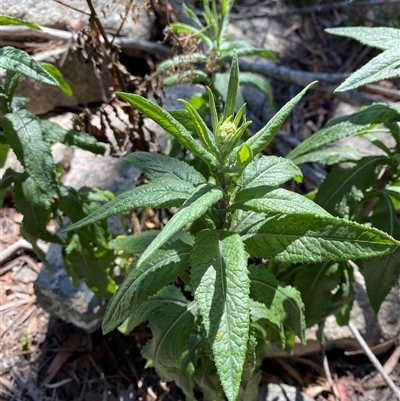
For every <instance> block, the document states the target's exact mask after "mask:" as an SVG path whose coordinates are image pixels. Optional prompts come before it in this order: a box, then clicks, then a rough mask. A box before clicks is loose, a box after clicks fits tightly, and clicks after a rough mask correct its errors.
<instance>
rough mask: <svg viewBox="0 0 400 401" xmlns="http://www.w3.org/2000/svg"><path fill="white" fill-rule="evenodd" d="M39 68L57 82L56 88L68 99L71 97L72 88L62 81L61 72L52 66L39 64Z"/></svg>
mask: <svg viewBox="0 0 400 401" xmlns="http://www.w3.org/2000/svg"><path fill="white" fill-rule="evenodd" d="M41 66H42V67H43V68H44V69H45V70H46V71H47V72H48V73H49V74H50V75H51V76H52V77H53V78H54V79H55V80H56V81H57V83H58V87H59V88H60V89H61V90H62V91H63V92H64V93H65V94H66V95H67V96H69V97H71V96H72V95H73V93H72V88H71V87H70V86H69V84H68V82H67V81H66V80H65V79H64V77H63V75H62V74H61V71H60V70H59V69H58V68H57V67H55V66H54V65H53V64H49V63H43V62H42V63H41Z"/></svg>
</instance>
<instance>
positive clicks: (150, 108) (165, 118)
mask: <svg viewBox="0 0 400 401" xmlns="http://www.w3.org/2000/svg"><path fill="white" fill-rule="evenodd" d="M116 94H117V95H118V96H119V97H120V98H121V99H123V100H125V101H127V102H128V103H130V104H131V105H132V106H134V107H136V108H137V109H138V110H140V111H141V112H142V113H143V114H145V115H146V116H147V117H149V118H151V119H152V120H153V121H154V122H156V123H157V124H158V125H160V127H162V128H163V129H165V131H167V132H168V133H170V134H171V135H172V136H173V137H175V138H176V140H177V141H179V142H180V144H181V145H182V146H184V147H185V148H187V149H188V150H190V151H191V152H192V153H193V154H194V155H196V156H199V157H200V158H201V159H203V160H204V161H205V162H206V163H207V164H208V165H209V166H211V167H212V166H216V165H217V160H216V159H215V157H214V156H213V155H212V154H211V153H210V152H208V151H207V150H206V149H204V148H203V147H202V146H201V145H200V144H199V143H198V142H197V141H196V140H195V139H194V138H193V137H192V135H191V133H190V132H188V131H187V130H186V129H185V127H184V126H183V125H182V124H181V123H180V122H179V121H178V120H176V119H175V118H173V117H172V116H171V114H170V113H168V111H166V110H164V109H163V108H162V107H160V106H158V105H157V104H155V103H152V102H150V101H149V100H147V99H145V98H144V97H142V96H139V95H134V94H130V93H123V92H116Z"/></svg>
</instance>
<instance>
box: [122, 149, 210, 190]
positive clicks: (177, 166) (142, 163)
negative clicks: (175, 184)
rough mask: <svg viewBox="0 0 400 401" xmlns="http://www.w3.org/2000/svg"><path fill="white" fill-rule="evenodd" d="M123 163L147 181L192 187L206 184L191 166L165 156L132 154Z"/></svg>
mask: <svg viewBox="0 0 400 401" xmlns="http://www.w3.org/2000/svg"><path fill="white" fill-rule="evenodd" d="M124 161H126V162H128V163H131V164H133V165H134V166H136V167H137V168H138V169H139V170H140V171H141V172H142V173H143V174H144V175H145V176H146V177H147V178H148V179H149V180H155V179H157V178H167V179H174V180H183V181H187V182H190V183H191V184H193V185H199V184H204V183H205V182H206V179H205V178H204V177H203V176H202V175H201V174H200V173H199V172H198V171H197V170H195V169H194V168H193V167H192V166H190V165H189V164H187V163H186V162H184V161H181V160H178V159H176V158H173V157H169V156H166V155H161V154H158V153H149V152H134V153H131V154H130V155H128V156H127V157H125V159H124Z"/></svg>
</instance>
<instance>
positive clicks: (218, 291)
mask: <svg viewBox="0 0 400 401" xmlns="http://www.w3.org/2000/svg"><path fill="white" fill-rule="evenodd" d="M247 257H248V255H247V254H246V252H245V251H244V246H243V243H242V240H241V238H240V236H239V235H238V234H236V233H232V232H228V231H217V230H204V231H202V232H200V233H199V234H198V236H197V238H196V242H195V244H194V247H193V251H192V256H191V265H192V270H191V278H192V284H193V288H194V296H195V300H196V301H197V303H198V307H199V311H200V313H201V316H202V318H203V325H204V328H205V330H206V335H207V339H208V342H209V343H210V344H211V347H212V350H213V355H214V359H215V364H216V366H217V370H218V374H219V377H220V379H221V383H222V387H223V388H224V391H225V394H226V396H227V398H228V400H230V401H234V400H236V397H237V395H238V392H239V386H240V381H241V376H242V371H243V364H244V360H245V356H246V349H247V339H248V333H249V319H250V318H249V298H248V294H249V280H248V277H247Z"/></svg>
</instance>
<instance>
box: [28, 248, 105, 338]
mask: <svg viewBox="0 0 400 401" xmlns="http://www.w3.org/2000/svg"><path fill="white" fill-rule="evenodd" d="M46 257H47V260H48V261H49V263H50V265H51V271H50V272H49V271H48V270H47V269H45V268H42V270H41V271H40V273H39V276H38V278H37V280H36V281H35V284H34V288H35V294H36V298H37V302H38V303H39V305H41V306H42V308H43V309H44V310H45V311H47V312H48V313H50V314H51V315H53V316H57V317H59V318H60V319H62V320H65V321H66V322H69V323H73V324H74V325H75V326H77V327H80V328H81V329H83V330H85V331H87V332H90V333H91V332H94V331H96V330H97V329H98V328H99V327H100V325H101V322H102V319H103V315H104V311H105V304H104V303H100V302H99V301H98V299H97V298H96V296H95V295H94V293H93V292H92V291H91V290H90V289H89V288H88V287H87V286H86V284H85V283H84V282H82V281H80V282H79V284H78V286H77V287H76V288H75V287H73V286H72V284H71V281H70V279H69V278H68V276H67V273H66V271H65V269H64V263H63V261H62V257H61V246H60V245H56V244H51V245H50V248H49V251H48V253H47V256H46Z"/></svg>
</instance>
